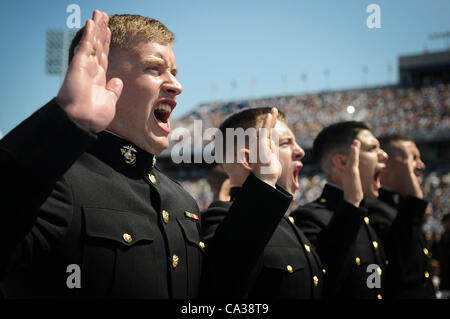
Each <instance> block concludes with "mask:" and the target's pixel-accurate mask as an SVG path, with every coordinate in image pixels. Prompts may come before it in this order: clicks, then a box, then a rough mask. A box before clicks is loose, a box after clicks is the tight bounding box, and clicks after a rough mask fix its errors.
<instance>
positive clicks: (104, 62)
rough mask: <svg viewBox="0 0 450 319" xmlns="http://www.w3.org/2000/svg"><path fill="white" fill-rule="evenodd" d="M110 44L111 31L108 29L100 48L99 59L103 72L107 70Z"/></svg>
mask: <svg viewBox="0 0 450 319" xmlns="http://www.w3.org/2000/svg"><path fill="white" fill-rule="evenodd" d="M110 42H111V30H110V29H109V28H107V29H106V37H105V41H104V43H103V46H102V52H103V53H102V56H101V59H100V65H101V66H102V67H103V69H104V70H105V72H106V71H107V70H108V56H109V46H110Z"/></svg>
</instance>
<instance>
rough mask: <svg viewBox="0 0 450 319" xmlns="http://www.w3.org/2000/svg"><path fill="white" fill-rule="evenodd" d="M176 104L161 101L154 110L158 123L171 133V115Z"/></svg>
mask: <svg viewBox="0 0 450 319" xmlns="http://www.w3.org/2000/svg"><path fill="white" fill-rule="evenodd" d="M174 108H175V104H174V103H173V104H172V103H170V104H169V103H167V102H161V103H160V104H159V105H157V106H156V107H155V109H154V110H153V115H154V116H155V119H156V123H157V124H158V126H159V127H160V128H161V129H162V130H163V131H164V132H166V133H170V121H169V120H170V115H171V114H172V111H173V109H174Z"/></svg>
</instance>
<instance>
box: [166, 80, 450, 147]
mask: <svg viewBox="0 0 450 319" xmlns="http://www.w3.org/2000/svg"><path fill="white" fill-rule="evenodd" d="M272 105H273V106H276V107H278V108H279V109H280V110H281V111H283V112H284V113H285V114H286V115H287V124H288V125H289V127H290V128H291V129H292V131H293V132H294V133H295V135H296V137H297V140H298V141H300V142H301V141H302V140H308V139H314V137H315V136H316V135H317V134H318V133H319V132H320V130H321V129H322V128H323V127H324V126H327V125H330V124H332V123H336V122H339V121H343V120H351V119H355V120H362V121H366V122H367V123H369V124H370V125H371V126H372V131H373V133H374V134H375V135H376V136H378V135H382V134H387V133H403V134H407V135H411V136H413V137H415V138H416V137H417V136H419V137H421V136H423V135H424V134H426V135H428V136H430V134H433V133H434V134H436V133H437V132H441V131H447V132H448V128H449V127H450V85H449V84H439V85H433V86H428V87H422V88H420V89H414V88H401V87H397V86H391V87H380V88H372V89H357V90H348V91H336V92H324V93H317V94H304V95H297V96H281V97H272V98H262V99H253V100H243V101H234V102H228V103H212V104H206V105H201V106H200V107H198V108H197V109H196V110H195V111H193V112H192V113H190V114H188V115H187V116H185V117H184V118H182V119H179V120H178V121H175V123H174V125H173V127H175V128H176V127H179V126H182V127H185V128H188V129H189V130H191V133H192V134H193V123H194V120H202V121H203V128H208V127H218V126H219V125H220V123H221V122H222V121H223V120H224V119H225V118H226V117H227V116H228V115H229V114H231V113H233V112H235V111H237V110H239V109H243V108H246V107H263V106H272ZM349 106H353V107H354V112H353V113H351V112H350V113H349V112H348V107H349ZM197 138H199V137H198V136H197ZM197 142H198V141H197Z"/></svg>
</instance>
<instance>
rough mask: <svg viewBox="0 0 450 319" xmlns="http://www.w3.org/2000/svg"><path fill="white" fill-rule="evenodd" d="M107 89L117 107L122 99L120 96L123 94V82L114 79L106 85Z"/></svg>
mask: <svg viewBox="0 0 450 319" xmlns="http://www.w3.org/2000/svg"><path fill="white" fill-rule="evenodd" d="M106 89H107V90H108V91H109V92H110V93H111V98H112V101H113V103H114V105H115V104H116V103H117V100H118V99H119V98H120V94H122V89H123V82H122V80H121V79H119V78H112V79H111V80H109V81H108V83H106Z"/></svg>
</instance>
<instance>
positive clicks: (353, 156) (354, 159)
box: [347, 140, 361, 167]
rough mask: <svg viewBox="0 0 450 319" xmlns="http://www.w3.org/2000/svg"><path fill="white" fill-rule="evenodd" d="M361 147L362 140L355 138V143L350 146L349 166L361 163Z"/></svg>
mask: <svg viewBox="0 0 450 319" xmlns="http://www.w3.org/2000/svg"><path fill="white" fill-rule="evenodd" d="M360 147H361V142H360V141H358V140H353V144H352V145H351V146H350V155H349V156H348V159H347V166H348V167H351V166H353V165H354V166H358V165H359V150H360Z"/></svg>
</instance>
